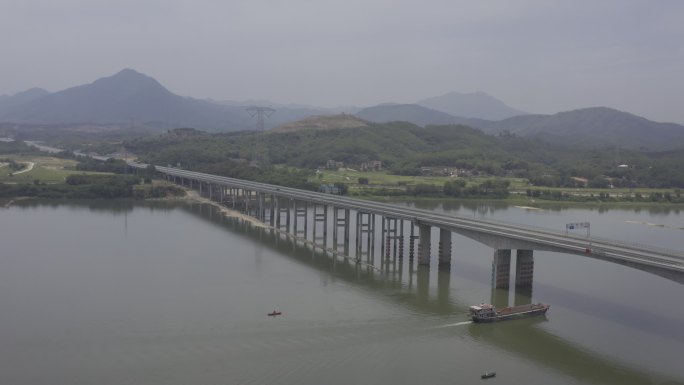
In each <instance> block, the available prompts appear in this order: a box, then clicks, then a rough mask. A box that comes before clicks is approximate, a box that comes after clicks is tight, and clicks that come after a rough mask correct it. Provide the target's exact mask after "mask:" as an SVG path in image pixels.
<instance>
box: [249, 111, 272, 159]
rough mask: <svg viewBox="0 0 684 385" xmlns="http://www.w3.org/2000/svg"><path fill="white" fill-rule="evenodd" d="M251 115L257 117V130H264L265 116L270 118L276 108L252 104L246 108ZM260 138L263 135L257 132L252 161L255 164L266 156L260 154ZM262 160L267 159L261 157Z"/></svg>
mask: <svg viewBox="0 0 684 385" xmlns="http://www.w3.org/2000/svg"><path fill="white" fill-rule="evenodd" d="M245 110H246V111H247V112H248V113H249V115H250V116H251V117H253V118H256V119H257V126H256V130H257V131H263V130H264V117H266V118H270V117H271V115H273V113H274V112H275V110H274V109H273V108H271V107H257V106H252V107H247V108H246V109H245ZM260 140H261V135H259V134H256V135H255V137H254V154H253V155H252V162H253V163H254V165H256V164H258V163H259V161H260V159H259V158H265V157H264V156H260V154H259V145H260ZM261 161H262V162H263V161H265V159H261Z"/></svg>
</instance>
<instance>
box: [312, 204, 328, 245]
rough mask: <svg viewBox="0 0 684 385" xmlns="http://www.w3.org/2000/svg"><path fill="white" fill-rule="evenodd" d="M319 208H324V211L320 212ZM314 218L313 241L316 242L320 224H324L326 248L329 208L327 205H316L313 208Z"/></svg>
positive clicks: (324, 243)
mask: <svg viewBox="0 0 684 385" xmlns="http://www.w3.org/2000/svg"><path fill="white" fill-rule="evenodd" d="M318 207H323V211H322V212H319V211H318ZM313 217H314V228H313V241H314V242H316V239H317V237H316V233H317V231H316V230H317V229H318V223H319V222H320V223H322V224H323V229H322V230H323V245H324V246H325V245H326V244H327V241H328V206H327V205H319V204H317V203H314V207H313Z"/></svg>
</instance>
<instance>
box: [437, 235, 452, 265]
mask: <svg viewBox="0 0 684 385" xmlns="http://www.w3.org/2000/svg"><path fill="white" fill-rule="evenodd" d="M450 267H451V231H449V230H446V229H442V228H440V229H439V269H447V270H448V269H449V268H450Z"/></svg>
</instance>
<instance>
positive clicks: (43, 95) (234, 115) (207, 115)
mask: <svg viewBox="0 0 684 385" xmlns="http://www.w3.org/2000/svg"><path fill="white" fill-rule="evenodd" d="M252 104H258V105H261V106H271V107H273V108H276V109H277V111H276V112H275V113H274V114H272V115H271V116H270V117H269V118H268V119H266V120H265V125H266V127H265V128H267V129H269V128H273V127H277V126H281V125H283V124H285V123H290V122H296V121H299V120H301V119H304V118H307V117H311V116H320V115H330V114H339V113H340V112H346V113H347V114H349V113H354V114H355V115H356V116H357V117H358V118H361V119H363V120H364V121H368V122H377V123H384V122H389V121H406V122H411V123H413V124H416V125H419V126H426V125H446V124H450V125H451V124H457V125H467V126H471V127H475V128H479V129H481V130H482V131H484V132H485V133H489V134H493V135H499V134H502V133H504V134H511V135H517V136H538V137H542V138H544V139H545V140H547V141H552V142H559V143H566V144H579V145H585V146H605V145H610V146H620V147H625V148H644V149H650V150H668V149H682V148H684V126H681V125H678V124H674V123H657V122H653V121H650V120H647V119H645V118H642V117H639V116H635V115H632V114H629V113H626V112H621V111H617V110H613V109H610V108H605V107H595V108H585V109H579V110H575V111H568V112H560V113H557V114H553V115H529V114H525V113H524V112H522V111H519V110H516V109H514V108H512V107H509V106H507V105H506V104H504V103H503V102H502V101H500V100H498V99H496V98H494V97H492V96H489V95H487V94H485V93H483V92H476V93H470V94H460V93H455V92H452V93H448V94H445V95H442V96H438V97H434V98H428V99H424V100H422V101H419V102H418V103H415V104H382V105H378V106H374V107H368V108H363V109H360V108H356V107H344V108H322V107H314V106H303V105H293V104H286V105H283V104H275V103H271V102H268V101H253V102H252V101H249V102H217V101H211V100H200V99H193V98H189V97H183V96H179V95H176V94H174V93H172V92H170V91H169V90H167V89H166V88H164V86H162V85H161V84H160V83H159V82H158V81H156V80H155V79H153V78H151V77H149V76H146V75H144V74H141V73H139V72H136V71H134V70H132V69H125V70H122V71H121V72H119V73H117V74H115V75H113V76H110V77H105V78H101V79H98V80H96V81H94V82H93V83H91V84H86V85H81V86H77V87H73V88H69V89H66V90H63V91H59V92H55V93H49V92H48V91H45V90H43V89H40V88H33V89H30V90H27V91H24V92H20V93H18V94H15V95H12V96H0V123H3V122H4V123H13V124H45V125H49V124H62V125H64V124H95V125H98V124H100V125H112V124H118V125H121V126H127V127H131V126H135V127H147V128H158V129H170V128H177V127H193V128H196V129H200V130H206V131H236V130H249V129H254V128H255V127H256V119H255V118H254V116H252V115H250V114H249V113H248V112H247V111H246V107H247V106H249V105H252ZM345 122H347V123H348V124H354V125H357V124H359V122H358V121H356V120H354V119H351V118H350V117H349V116H347V117H344V118H340V117H338V118H336V119H334V122H324V123H321V121H320V119H318V120H317V121H311V120H310V121H308V122H307V121H305V122H304V123H295V124H294V125H290V126H287V128H286V129H297V127H299V128H301V127H305V126H309V125H312V126H316V125H320V126H321V127H322V128H325V127H327V128H330V127H338V126H340V125H344V124H347V123H345Z"/></svg>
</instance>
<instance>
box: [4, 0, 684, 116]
mask: <svg viewBox="0 0 684 385" xmlns="http://www.w3.org/2000/svg"><path fill="white" fill-rule="evenodd" d="M0 52H1V54H0V69H1V71H0V94H13V93H16V92H19V91H23V90H25V89H28V88H31V87H42V88H46V89H48V90H49V91H59V90H62V89H64V88H68V87H71V86H74V85H79V84H84V83H90V82H92V81H94V80H95V79H97V78H99V77H103V76H110V75H112V74H114V73H116V72H118V71H119V70H121V69H123V68H133V69H135V70H137V71H139V72H142V73H145V74H147V75H149V76H152V77H154V78H155V79H157V80H159V81H160V82H161V83H162V84H163V85H164V86H166V87H167V88H168V89H169V90H171V91H172V92H174V93H177V94H180V95H185V96H192V97H196V98H213V99H218V100H246V99H268V100H272V101H275V102H281V103H288V102H291V103H302V104H311V105H320V106H329V107H332V106H339V105H358V106H369V105H374V104H378V103H383V102H399V103H411V102H415V101H418V100H420V99H423V98H426V97H430V96H437V95H441V94H444V93H446V92H450V91H457V92H474V91H484V92H487V93H489V94H491V95H493V96H495V97H497V98H499V99H501V100H503V101H504V102H505V103H507V104H508V105H510V106H512V107H514V108H518V109H521V110H524V111H528V112H532V113H555V112H558V111H564V110H571V109H575V108H582V107H589V106H599V105H602V106H608V107H613V108H617V109H620V110H623V111H629V112H632V113H634V114H637V115H642V116H644V117H647V118H649V119H653V120H657V121H674V122H678V123H684V1H680V0H671V1H667V0H664V1H658V0H654V1H646V0H643V1H631V0H586V1H585V0H572V1H553V0H537V1H535V0H515V1H513V0H470V1H457V0H444V1H442V0H423V1H400V0H394V1H390V0H330V1H326V0H270V1H269V0H193V1H183V0H3V1H2V7H0Z"/></svg>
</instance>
